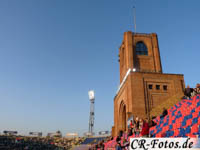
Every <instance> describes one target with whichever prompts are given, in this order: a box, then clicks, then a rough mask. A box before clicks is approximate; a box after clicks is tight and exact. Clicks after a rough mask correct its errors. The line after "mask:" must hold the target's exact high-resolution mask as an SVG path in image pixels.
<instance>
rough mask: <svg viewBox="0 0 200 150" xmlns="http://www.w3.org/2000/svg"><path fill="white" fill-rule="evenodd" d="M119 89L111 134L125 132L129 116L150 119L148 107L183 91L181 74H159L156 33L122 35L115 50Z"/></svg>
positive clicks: (159, 64) (160, 68)
mask: <svg viewBox="0 0 200 150" xmlns="http://www.w3.org/2000/svg"><path fill="white" fill-rule="evenodd" d="M119 64H120V86H119V89H118V91H117V94H116V96H115V98H114V126H113V128H112V134H113V135H114V136H116V135H117V134H118V132H119V131H120V130H123V131H124V130H127V120H128V118H129V117H131V116H133V117H134V116H139V117H142V118H145V117H148V118H149V117H150V111H151V110H152V108H154V107H156V106H158V105H159V104H161V103H162V102H164V101H165V100H167V99H168V98H170V97H171V96H174V95H176V94H177V93H181V92H183V90H184V88H185V84H184V77H183V75H181V74H166V73H163V72H162V64H161V59H160V51H159V46H158V38H157V34H155V33H151V34H140V33H133V32H130V31H129V32H125V33H124V38H123V41H122V44H121V46H120V48H119Z"/></svg>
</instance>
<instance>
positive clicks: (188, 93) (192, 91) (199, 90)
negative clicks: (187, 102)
mask: <svg viewBox="0 0 200 150" xmlns="http://www.w3.org/2000/svg"><path fill="white" fill-rule="evenodd" d="M197 94H200V84H199V83H198V84H197V85H196V87H195V88H190V86H189V85H188V86H187V88H185V91H184V98H187V99H190V98H191V97H193V96H195V95H197Z"/></svg>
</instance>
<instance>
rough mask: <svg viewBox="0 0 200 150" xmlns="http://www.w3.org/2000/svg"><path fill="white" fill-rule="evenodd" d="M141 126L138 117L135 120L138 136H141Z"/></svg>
mask: <svg viewBox="0 0 200 150" xmlns="http://www.w3.org/2000/svg"><path fill="white" fill-rule="evenodd" d="M139 126H140V122H139V118H138V117H136V118H135V134H136V135H139V134H140V131H139Z"/></svg>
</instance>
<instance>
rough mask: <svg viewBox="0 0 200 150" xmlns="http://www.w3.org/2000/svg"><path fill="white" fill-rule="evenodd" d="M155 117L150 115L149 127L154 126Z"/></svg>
mask: <svg viewBox="0 0 200 150" xmlns="http://www.w3.org/2000/svg"><path fill="white" fill-rule="evenodd" d="M155 118H156V117H152V118H151V122H150V127H153V126H156V125H157V124H156V123H155V122H154V119H155Z"/></svg>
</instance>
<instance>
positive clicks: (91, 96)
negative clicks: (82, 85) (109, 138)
mask: <svg viewBox="0 0 200 150" xmlns="http://www.w3.org/2000/svg"><path fill="white" fill-rule="evenodd" d="M88 95H89V99H90V118H89V131H88V132H89V133H90V135H94V101H95V97H94V91H93V90H91V91H89V92H88Z"/></svg>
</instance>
